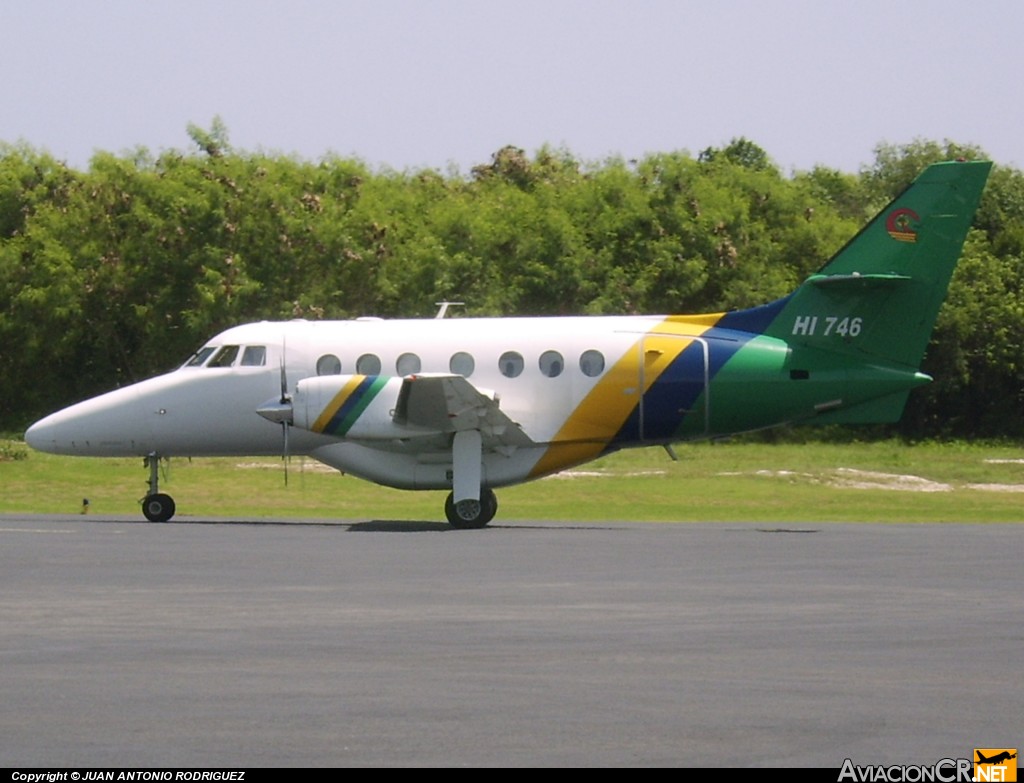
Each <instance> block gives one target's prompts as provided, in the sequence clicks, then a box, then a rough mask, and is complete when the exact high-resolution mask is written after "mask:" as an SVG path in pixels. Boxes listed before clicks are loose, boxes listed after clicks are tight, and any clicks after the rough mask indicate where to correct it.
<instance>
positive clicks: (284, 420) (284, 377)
mask: <svg viewBox="0 0 1024 783" xmlns="http://www.w3.org/2000/svg"><path fill="white" fill-rule="evenodd" d="M287 350H288V347H287V344H285V343H282V348H281V396H280V397H279V398H278V399H276V400H268V401H267V402H265V403H263V404H262V405H261V406H260V407H258V408H257V409H256V412H257V413H258V414H259V415H260V416H262V417H263V418H264V419H267V420H268V421H272V422H274V423H275V424H280V425H281V435H282V437H283V439H284V450H283V451H282V454H281V459H282V460H283V461H284V485H285V486H286V487H287V486H288V463H289V461H290V459H291V454H290V452H289V449H288V430H289V429H290V428H291V426H292V422H293V420H294V419H293V413H292V397H291V395H290V394H289V393H288V371H287V369H286V363H285V354H286V353H287Z"/></svg>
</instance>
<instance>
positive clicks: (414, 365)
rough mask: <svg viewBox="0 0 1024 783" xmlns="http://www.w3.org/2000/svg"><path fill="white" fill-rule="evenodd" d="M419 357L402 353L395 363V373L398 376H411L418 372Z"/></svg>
mask: <svg viewBox="0 0 1024 783" xmlns="http://www.w3.org/2000/svg"><path fill="white" fill-rule="evenodd" d="M420 366H421V365H420V357H418V356H417V355H416V354H414V353H403V354H402V355H401V356H399V357H398V361H397V362H395V371H396V372H397V373H398V374H399V375H413V374H414V373H418V372H419V371H420Z"/></svg>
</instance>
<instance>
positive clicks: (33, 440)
mask: <svg viewBox="0 0 1024 783" xmlns="http://www.w3.org/2000/svg"><path fill="white" fill-rule="evenodd" d="M52 418H53V417H52V416H47V417H46V418H45V419H40V420H39V421H37V422H36V423H35V424H33V425H32V426H31V427H29V428H28V429H27V430H25V442H26V443H27V444H28V445H29V446H31V447H32V448H34V449H35V450H36V451H50V448H47V447H48V446H50V447H51V448H52V445H51V444H54V443H55V442H56V438H55V437H54V432H53V424H52V422H50V419H52Z"/></svg>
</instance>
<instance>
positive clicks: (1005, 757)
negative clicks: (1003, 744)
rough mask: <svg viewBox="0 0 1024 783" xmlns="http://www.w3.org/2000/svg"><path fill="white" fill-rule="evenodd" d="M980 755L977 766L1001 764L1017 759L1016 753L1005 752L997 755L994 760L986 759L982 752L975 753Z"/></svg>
mask: <svg viewBox="0 0 1024 783" xmlns="http://www.w3.org/2000/svg"><path fill="white" fill-rule="evenodd" d="M974 752H975V753H976V754H977V755H978V760H977V762H975V763H977V764H1000V763H1002V762H1004V761H1009V760H1010V759H1015V758H1017V754H1016V753H1010V752H1009V751H1006V750H1004V751H1003V752H1002V753H997V754H996V755H994V756H993V757H992V758H986V757H985V756H984V755H983V754H982V752H981V751H980V750H976V751H974Z"/></svg>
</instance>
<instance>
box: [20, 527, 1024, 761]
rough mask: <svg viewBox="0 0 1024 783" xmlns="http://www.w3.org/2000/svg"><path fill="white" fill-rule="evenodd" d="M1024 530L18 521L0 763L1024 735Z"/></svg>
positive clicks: (370, 757)
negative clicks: (1023, 707)
mask: <svg viewBox="0 0 1024 783" xmlns="http://www.w3.org/2000/svg"><path fill="white" fill-rule="evenodd" d="M1022 550H1024V526H1020V525H996V524H992V525H984V524H982V525H979V524H972V525H966V524H965V525H960V524H930V525H929V524H914V525H911V524H834V523H822V524H811V525H807V524H779V525H766V524H763V523H759V524H743V523H678V524H675V523H658V524H652V523H631V522H621V523H609V524H604V523H600V524H588V523H571V522H504V521H500V520H499V521H497V522H496V523H494V524H493V525H492V526H491V527H490V528H487V529H484V530H470V531H455V530H451V529H449V528H448V526H447V525H446V524H442V523H436V522H397V521H395V522H392V521H386V520H376V521H374V520H356V521H336V520H333V521H332V520H298V521H297V520H243V519H197V518H189V517H180V518H176V519H175V520H174V521H172V522H170V523H166V524H151V523H147V522H144V521H142V520H141V517H140V518H139V519H138V520H136V519H134V518H101V517H98V516H18V515H10V514H8V515H0V694H3V710H2V711H0V766H3V767H21V768H28V767H50V768H56V767H62V768H68V767H72V768H74V767H76V766H78V767H82V768H85V767H95V766H102V767H131V768H150V767H157V768H162V767H176V768H180V767H189V768H203V767H218V768H224V767H232V768H257V767H279V766H299V767H325V766H328V767H337V766H473V767H476V766H559V767H561V766H587V767H593V766H703V767H721V766H726V767H735V766H740V767H771V766H798V767H827V768H833V769H835V770H838V769H839V768H840V767H841V766H842V765H843V763H844V760H845V759H848V758H849V759H850V760H851V761H852V763H853V764H855V765H862V766H865V765H877V764H885V765H891V764H908V765H909V764H915V765H916V764H924V765H928V764H933V763H935V762H937V761H939V760H940V759H943V758H970V757H971V756H972V753H973V749H974V748H975V747H979V748H995V747H1004V746H1006V747H1012V748H1016V747H1018V746H1020V745H1022V744H1024V736H1022V732H1021V727H1022V723H1021V718H1020V712H1019V709H1020V693H1021V691H1020V685H1019V680H1020V664H1021V661H1022V655H1021V650H1022V649H1024V645H1022V642H1024V627H1022V624H1021V618H1022V617H1024V568H1022V567H1021V552H1022Z"/></svg>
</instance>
